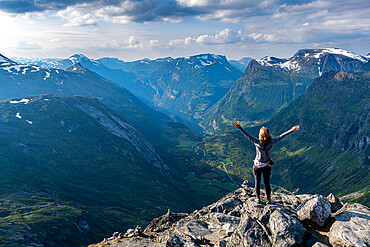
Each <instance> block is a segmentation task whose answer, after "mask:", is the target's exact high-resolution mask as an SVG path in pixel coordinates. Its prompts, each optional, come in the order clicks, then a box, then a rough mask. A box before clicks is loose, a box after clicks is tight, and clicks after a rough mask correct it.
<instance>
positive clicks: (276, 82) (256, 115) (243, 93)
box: [201, 48, 368, 131]
mask: <svg viewBox="0 0 370 247" xmlns="http://www.w3.org/2000/svg"><path fill="white" fill-rule="evenodd" d="M367 61H368V58H367V57H363V56H359V55H356V54H353V53H350V52H347V51H344V50H341V49H332V48H327V49H308V50H300V51H299V52H297V53H296V54H295V55H294V56H293V57H291V58H289V59H279V58H275V57H264V58H262V59H261V60H254V61H251V62H250V63H249V65H248V67H247V69H246V71H245V73H244V76H243V77H242V78H240V79H239V80H238V81H236V83H235V84H234V85H233V86H232V88H231V89H230V91H229V92H228V93H227V94H226V95H225V96H224V97H223V98H222V99H221V100H219V101H218V102H217V103H216V104H215V105H213V106H212V107H211V108H210V109H209V110H208V111H207V112H206V113H205V117H204V120H203V121H202V122H201V125H202V126H204V128H205V129H207V130H210V131H215V130H216V131H217V130H225V129H227V128H229V129H230V127H232V126H231V122H232V121H235V120H239V121H242V122H241V124H242V125H243V126H253V125H256V124H259V123H263V122H266V121H267V120H269V119H270V118H271V117H272V116H273V115H274V114H276V113H277V112H279V111H280V110H281V109H283V108H284V107H285V106H287V105H288V104H289V103H290V102H292V101H293V100H295V99H297V98H298V97H299V96H300V95H302V94H303V93H305V92H306V90H307V88H308V87H309V86H310V85H311V83H312V80H313V79H314V78H316V77H318V76H320V75H322V74H323V73H325V72H328V71H331V70H338V71H344V72H354V71H356V70H357V69H360V68H361V67H362V66H363V64H364V63H366V62H367Z"/></svg>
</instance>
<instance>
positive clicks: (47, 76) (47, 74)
mask: <svg viewBox="0 0 370 247" xmlns="http://www.w3.org/2000/svg"><path fill="white" fill-rule="evenodd" d="M49 77H50V73H49V72H47V71H45V77H44V81H45V80H46V79H47V78H49Z"/></svg>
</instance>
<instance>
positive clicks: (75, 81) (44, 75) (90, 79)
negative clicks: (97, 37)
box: [0, 56, 169, 133]
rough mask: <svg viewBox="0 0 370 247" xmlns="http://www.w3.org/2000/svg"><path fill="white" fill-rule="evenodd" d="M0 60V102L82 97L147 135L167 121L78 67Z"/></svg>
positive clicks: (117, 86) (91, 73) (114, 87)
mask: <svg viewBox="0 0 370 247" xmlns="http://www.w3.org/2000/svg"><path fill="white" fill-rule="evenodd" d="M1 59H2V60H1V61H5V62H2V65H0V86H1V90H0V100H4V99H9V98H19V97H24V96H28V95H41V94H64V95H83V96H90V97H96V98H98V99H100V100H101V101H102V102H103V103H104V104H106V105H107V106H109V107H111V108H112V109H114V110H115V111H117V112H118V113H120V114H122V115H123V116H125V119H126V120H128V121H130V122H131V123H133V124H135V127H137V128H139V129H140V130H141V131H143V132H144V133H145V132H146V131H148V132H150V131H149V129H150V128H151V127H149V125H151V124H154V125H156V126H157V127H159V126H161V124H162V122H161V121H164V122H167V121H169V118H167V117H166V116H165V115H164V114H161V113H159V112H157V111H154V110H153V109H151V108H149V107H148V106H147V105H146V104H144V103H143V102H142V101H141V100H139V99H138V98H137V97H135V96H134V95H133V94H132V93H130V92H129V91H128V90H127V89H125V88H123V87H121V86H119V85H117V84H115V83H113V82H112V81H109V80H107V79H105V78H103V77H101V76H99V75H98V74H96V73H94V72H92V71H90V70H89V69H86V68H84V67H83V66H82V65H81V64H79V63H77V64H75V65H73V66H71V67H70V68H68V69H67V70H63V69H45V68H42V67H39V66H36V65H21V64H17V63H15V62H13V61H11V60H10V59H7V58H6V57H4V56H1ZM147 122H150V124H149V125H148V124H147ZM136 123H137V125H136ZM141 127H143V129H141Z"/></svg>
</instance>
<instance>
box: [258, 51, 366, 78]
mask: <svg viewBox="0 0 370 247" xmlns="http://www.w3.org/2000/svg"><path fill="white" fill-rule="evenodd" d="M328 54H334V55H341V56H346V57H349V58H351V59H354V60H358V61H360V62H362V63H366V62H367V61H369V57H366V56H361V55H357V54H355V53H352V52H349V51H346V50H343V49H338V48H325V49H305V50H300V51H298V52H297V53H296V54H295V55H294V56H293V57H291V58H289V59H284V58H283V59H280V58H276V57H269V56H266V57H263V58H262V59H260V60H256V61H257V62H258V63H259V64H261V65H262V66H270V67H280V68H282V69H285V70H296V71H298V70H300V69H301V67H300V66H301V65H302V62H305V61H308V60H310V59H317V60H318V61H317V64H318V66H319V65H320V59H321V58H322V57H323V56H325V55H328ZM319 70H320V68H319ZM319 75H321V73H320V71H319Z"/></svg>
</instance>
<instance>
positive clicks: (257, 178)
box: [253, 166, 271, 200]
mask: <svg viewBox="0 0 370 247" xmlns="http://www.w3.org/2000/svg"><path fill="white" fill-rule="evenodd" d="M262 173H263V182H264V183H265V187H266V194H267V200H270V199H271V186H270V175H271V166H265V167H262V168H257V167H256V166H253V174H254V188H255V190H256V194H257V197H258V198H260V183H261V174H262Z"/></svg>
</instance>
